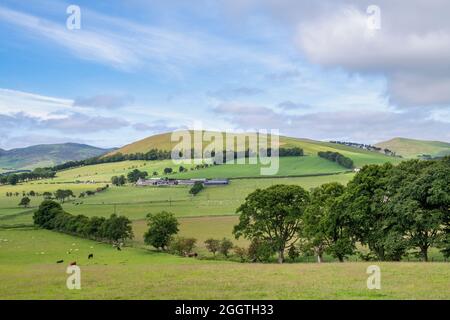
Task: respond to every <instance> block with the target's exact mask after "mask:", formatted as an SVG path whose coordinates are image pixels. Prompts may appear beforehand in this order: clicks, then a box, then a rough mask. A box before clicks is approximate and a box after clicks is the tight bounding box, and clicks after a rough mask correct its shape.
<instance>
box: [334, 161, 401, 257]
mask: <svg viewBox="0 0 450 320" xmlns="http://www.w3.org/2000/svg"><path fill="white" fill-rule="evenodd" d="M392 174H393V166H392V165H391V164H389V163H386V164H383V165H367V166H364V167H363V168H362V169H361V170H360V171H359V172H358V173H357V174H356V175H355V177H354V178H353V179H352V180H351V181H350V182H349V183H348V185H347V189H346V192H345V194H344V196H343V198H342V202H341V203H340V205H341V207H344V208H346V211H347V213H348V215H350V216H351V219H352V233H353V235H354V236H355V237H356V239H357V240H358V241H359V242H361V244H363V245H368V247H369V249H370V251H371V252H372V253H373V254H374V255H375V256H376V257H377V259H378V260H381V261H384V260H394V261H398V260H400V259H401V257H402V256H403V255H404V254H405V252H406V250H407V249H408V245H407V241H406V239H404V237H403V230H402V228H401V224H400V223H399V219H400V217H399V213H398V212H396V211H394V210H390V209H389V207H388V203H389V199H391V197H392V194H391V192H390V191H389V190H388V181H389V179H390V178H391V176H392Z"/></svg>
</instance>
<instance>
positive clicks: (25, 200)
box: [19, 197, 31, 208]
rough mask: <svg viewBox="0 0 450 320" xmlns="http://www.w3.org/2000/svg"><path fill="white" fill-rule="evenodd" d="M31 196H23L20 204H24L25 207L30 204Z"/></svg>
mask: <svg viewBox="0 0 450 320" xmlns="http://www.w3.org/2000/svg"><path fill="white" fill-rule="evenodd" d="M30 202H31V200H30V198H28V197H23V198H22V200H20V203H19V206H23V207H24V208H27V207H28V206H29V205H30Z"/></svg>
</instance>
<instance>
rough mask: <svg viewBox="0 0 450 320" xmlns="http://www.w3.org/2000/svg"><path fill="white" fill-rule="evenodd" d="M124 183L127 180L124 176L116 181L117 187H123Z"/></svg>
mask: <svg viewBox="0 0 450 320" xmlns="http://www.w3.org/2000/svg"><path fill="white" fill-rule="evenodd" d="M125 183H127V180H126V178H125V176H124V175H121V176H119V178H118V181H117V185H118V186H123V185H125Z"/></svg>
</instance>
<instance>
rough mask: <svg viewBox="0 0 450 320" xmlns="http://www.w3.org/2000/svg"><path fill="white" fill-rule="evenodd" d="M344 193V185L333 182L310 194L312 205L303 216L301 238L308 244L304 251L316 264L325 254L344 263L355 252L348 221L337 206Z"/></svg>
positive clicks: (343, 210)
mask: <svg viewBox="0 0 450 320" xmlns="http://www.w3.org/2000/svg"><path fill="white" fill-rule="evenodd" d="M344 190H345V187H344V186H343V185H341V184H339V183H336V182H332V183H326V184H323V185H321V186H320V187H317V188H314V189H313V190H312V191H311V202H310V204H309V205H308V207H307V209H306V211H305V214H304V216H303V230H302V236H303V237H305V238H306V240H307V241H306V243H303V247H304V248H308V247H309V248H310V249H311V250H312V251H313V252H314V254H315V255H316V256H317V262H319V263H321V262H322V261H323V254H324V253H325V252H328V253H330V254H331V255H333V256H334V257H336V258H338V259H339V261H343V260H344V258H345V257H346V256H347V255H350V254H352V253H353V251H354V241H352V236H351V230H350V229H351V220H350V217H348V216H347V213H346V211H345V209H344V208H342V206H340V204H341V203H339V201H340V199H339V198H340V197H341V196H342V195H343V194H344Z"/></svg>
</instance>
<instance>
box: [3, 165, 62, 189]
mask: <svg viewBox="0 0 450 320" xmlns="http://www.w3.org/2000/svg"><path fill="white" fill-rule="evenodd" d="M55 175H56V171H55V170H52V169H43V168H36V169H34V170H33V171H31V172H21V173H9V174H8V173H7V174H3V175H1V176H0V184H4V185H5V184H9V185H13V186H14V185H16V184H18V183H20V182H27V181H33V180H40V179H49V178H54V177H55Z"/></svg>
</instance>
